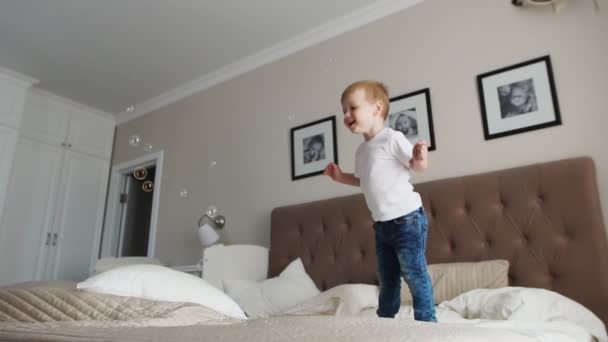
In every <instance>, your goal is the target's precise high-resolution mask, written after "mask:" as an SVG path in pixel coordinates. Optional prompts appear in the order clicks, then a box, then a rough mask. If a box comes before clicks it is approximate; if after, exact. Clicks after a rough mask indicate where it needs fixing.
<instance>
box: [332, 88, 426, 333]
mask: <svg viewBox="0 0 608 342" xmlns="http://www.w3.org/2000/svg"><path fill="white" fill-rule="evenodd" d="M388 107H389V100H388V92H387V90H386V87H385V86H384V85H383V84H382V83H379V82H376V81H359V82H355V83H353V84H351V85H350V86H348V87H347V88H346V89H345V90H344V92H343V93H342V110H343V112H344V125H345V126H346V127H347V128H348V129H349V130H350V131H351V132H353V133H355V134H361V135H363V138H364V142H363V143H361V145H360V146H359V148H358V149H357V153H356V155H355V173H354V174H351V173H343V172H342V170H340V168H339V167H338V166H337V165H336V164H333V163H332V164H330V165H328V166H327V168H326V169H325V174H326V175H328V176H330V177H331V178H332V179H333V180H334V181H337V182H340V183H343V184H348V185H354V186H360V187H361V189H362V191H363V194H364V196H365V201H366V203H367V206H368V208H369V210H370V211H371V214H372V218H373V220H374V222H375V223H374V230H375V237H376V256H377V258H378V275H379V280H380V298H379V299H378V311H377V313H378V316H380V317H391V318H392V317H395V314H396V313H397V312H398V311H399V307H400V304H401V293H400V291H401V276H403V278H404V279H405V281H406V282H407V284H408V286H409V288H410V291H411V293H412V297H413V299H414V318H415V319H416V320H419V321H428V322H436V321H437V320H436V318H435V305H434V299H433V287H432V284H431V279H430V277H429V274H428V272H427V269H426V258H425V255H424V252H425V249H426V237H427V228H428V221H427V217H426V213H425V211H424V208H423V206H422V200H421V198H420V195H419V194H418V193H416V192H414V191H413V186H412V185H411V184H410V182H409V179H410V170H414V171H424V170H425V169H426V168H427V166H428V149H427V146H426V143H425V142H419V143H417V144H416V145H415V146H412V144H411V143H410V142H409V141H407V139H406V138H405V137H404V136H403V134H401V132H397V131H394V130H392V129H391V128H388V127H385V126H384V121H385V120H386V117H387V114H388Z"/></svg>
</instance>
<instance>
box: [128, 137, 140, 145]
mask: <svg viewBox="0 0 608 342" xmlns="http://www.w3.org/2000/svg"><path fill="white" fill-rule="evenodd" d="M139 143H141V137H140V136H139V135H137V134H134V135H132V136H131V137H129V144H130V145H131V146H133V147H137V146H139Z"/></svg>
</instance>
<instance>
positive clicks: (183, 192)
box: [179, 188, 188, 198]
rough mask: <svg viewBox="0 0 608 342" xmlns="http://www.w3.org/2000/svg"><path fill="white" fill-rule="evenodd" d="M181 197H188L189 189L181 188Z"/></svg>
mask: <svg viewBox="0 0 608 342" xmlns="http://www.w3.org/2000/svg"><path fill="white" fill-rule="evenodd" d="M179 197H181V198H187V197H188V189H186V188H182V189H180V190H179Z"/></svg>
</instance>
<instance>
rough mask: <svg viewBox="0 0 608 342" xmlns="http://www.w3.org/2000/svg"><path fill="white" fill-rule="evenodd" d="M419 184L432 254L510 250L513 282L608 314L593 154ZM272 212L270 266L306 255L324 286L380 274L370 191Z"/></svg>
mask: <svg viewBox="0 0 608 342" xmlns="http://www.w3.org/2000/svg"><path fill="white" fill-rule="evenodd" d="M328 181H329V180H328ZM415 188H416V190H417V191H418V192H420V194H421V195H422V198H423V201H424V206H425V208H426V210H427V213H428V215H429V223H430V227H429V237H428V242H427V261H428V263H429V264H433V263H445V262H457V261H480V260H487V259H507V260H509V262H510V270H509V281H510V284H511V285H512V286H527V287H540V288H547V289H550V290H553V291H556V292H559V293H562V294H564V295H566V296H568V297H570V298H572V299H575V300H576V301H578V302H580V303H582V304H583V305H585V306H587V307H588V308H589V309H591V310H592V311H594V312H595V313H596V314H597V315H598V316H599V317H600V318H602V320H603V321H604V322H605V323H608V244H607V239H606V232H605V230H604V224H603V221H602V213H601V206H600V202H599V195H598V189H597V184H596V175H595V167H594V164H593V161H592V160H591V159H590V158H576V159H567V160H560V161H555V162H549V163H543V164H536V165H530V166H524V167H518V168H513V169H508V170H502V171H495V172H489V173H484V174H478V175H472V176H465V177H459V178H450V179H444V180H438V181H432V182H428V183H422V184H417V185H415ZM271 220H272V227H271V247H270V260H269V276H276V275H277V274H278V273H280V272H281V270H283V269H284V268H285V267H286V266H287V265H288V263H289V262H290V261H292V260H294V259H296V258H298V257H300V258H302V261H303V262H304V265H305V267H306V270H307V272H308V273H309V274H310V276H311V277H312V278H313V280H314V281H315V283H316V284H317V286H318V287H319V288H320V289H322V290H325V289H328V288H331V287H333V286H336V285H339V284H344V283H368V284H376V283H377V280H376V256H375V247H374V233H373V228H372V220H371V216H370V214H369V211H368V209H367V207H366V205H365V200H364V198H363V195H361V194H358V195H352V196H346V197H340V198H332V199H327V200H322V201H317V202H311V203H304V204H299V205H292V206H286V207H282V208H276V209H274V210H273V211H272V218H271Z"/></svg>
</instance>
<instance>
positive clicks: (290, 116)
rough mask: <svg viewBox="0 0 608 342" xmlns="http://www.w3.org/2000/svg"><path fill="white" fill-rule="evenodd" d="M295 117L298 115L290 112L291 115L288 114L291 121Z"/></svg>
mask: <svg viewBox="0 0 608 342" xmlns="http://www.w3.org/2000/svg"><path fill="white" fill-rule="evenodd" d="M295 118H296V116H295V114H293V113H289V115H287V119H289V121H293V120H294V119H295Z"/></svg>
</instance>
